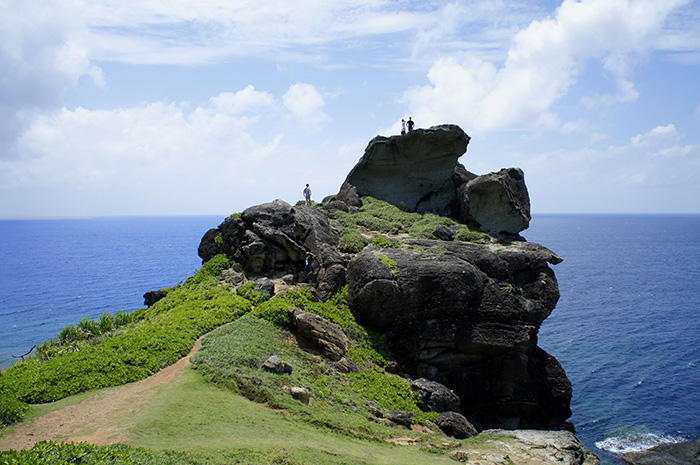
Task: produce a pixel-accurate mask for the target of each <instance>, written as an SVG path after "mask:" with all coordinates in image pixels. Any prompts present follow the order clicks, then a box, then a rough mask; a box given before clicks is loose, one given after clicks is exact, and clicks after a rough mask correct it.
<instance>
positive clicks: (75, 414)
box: [0, 336, 204, 450]
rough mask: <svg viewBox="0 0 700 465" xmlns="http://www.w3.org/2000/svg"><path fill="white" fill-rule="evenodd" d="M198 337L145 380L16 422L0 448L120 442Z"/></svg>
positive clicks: (187, 359)
mask: <svg viewBox="0 0 700 465" xmlns="http://www.w3.org/2000/svg"><path fill="white" fill-rule="evenodd" d="M202 337H204V336H202ZM202 337H200V338H199V339H197V341H196V342H195V344H194V347H192V350H190V353H189V354H187V355H186V356H185V357H183V358H181V359H180V360H178V361H177V362H175V363H174V364H172V365H170V366H169V367H167V368H164V369H162V370H161V371H159V372H158V373H156V374H154V375H152V376H150V377H148V378H146V379H143V380H141V381H137V382H134V383H131V384H125V385H123V386H117V387H114V388H110V389H106V390H103V391H100V392H97V393H95V394H93V395H91V396H90V397H88V398H86V399H84V400H83V401H81V402H79V403H77V404H75V405H69V406H67V407H63V408H61V409H59V410H56V411H53V412H51V413H48V414H46V415H42V416H40V417H38V418H35V419H33V420H30V421H27V422H24V423H20V424H19V425H17V426H16V427H15V428H14V429H13V430H12V431H10V432H8V433H6V434H5V435H4V436H3V437H0V450H8V449H16V450H19V449H30V448H31V447H32V446H34V444H35V443H37V442H39V441H49V440H50V441H60V442H81V441H87V442H90V443H92V444H98V445H106V444H115V443H117V442H124V441H125V440H126V434H127V431H128V430H129V428H128V427H129V425H130V417H133V414H134V413H136V412H138V411H139V410H140V407H141V406H142V405H144V404H145V403H147V402H148V401H149V400H151V399H152V398H153V397H154V396H155V394H156V392H157V388H158V387H159V386H162V385H165V384H168V383H171V382H172V381H174V380H175V379H177V378H178V377H179V376H180V375H182V373H183V371H184V369H185V367H186V366H187V365H189V364H190V357H192V355H194V354H195V353H196V352H197V351H198V350H199V348H200V347H201V346H202V343H201V341H202Z"/></svg>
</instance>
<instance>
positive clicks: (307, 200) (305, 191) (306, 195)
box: [304, 184, 311, 206]
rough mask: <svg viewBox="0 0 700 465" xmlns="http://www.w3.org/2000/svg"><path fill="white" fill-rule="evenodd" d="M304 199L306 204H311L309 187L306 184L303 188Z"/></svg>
mask: <svg viewBox="0 0 700 465" xmlns="http://www.w3.org/2000/svg"><path fill="white" fill-rule="evenodd" d="M304 199H306V205H309V206H311V188H310V187H309V185H308V184H307V185H306V187H305V188H304Z"/></svg>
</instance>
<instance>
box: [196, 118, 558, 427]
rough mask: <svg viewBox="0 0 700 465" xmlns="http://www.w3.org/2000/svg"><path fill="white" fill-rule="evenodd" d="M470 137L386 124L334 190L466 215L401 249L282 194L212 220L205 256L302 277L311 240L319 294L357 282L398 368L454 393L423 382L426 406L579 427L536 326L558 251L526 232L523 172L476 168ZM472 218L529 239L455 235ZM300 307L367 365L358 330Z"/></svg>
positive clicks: (489, 419)
mask: <svg viewBox="0 0 700 465" xmlns="http://www.w3.org/2000/svg"><path fill="white" fill-rule="evenodd" d="M468 143H469V137H468V136H467V135H466V134H465V133H464V132H463V131H462V130H461V129H460V128H459V127H457V126H453V125H444V126H436V127H433V128H430V129H425V130H422V129H420V130H416V131H414V132H412V133H411V134H408V135H405V136H393V137H388V138H387V137H377V138H375V139H373V140H372V141H371V142H370V143H369V145H368V147H367V149H366V151H365V154H364V156H363V157H362V159H361V160H360V161H359V162H358V163H357V165H356V166H355V167H354V168H353V170H352V171H351V172H350V174H348V177H347V179H346V181H345V182H344V183H343V185H342V186H341V189H340V192H339V193H338V194H337V195H335V196H331V197H328V198H326V199H324V202H323V209H324V210H325V211H326V212H333V211H343V212H350V213H353V212H356V211H357V209H358V208H359V207H361V206H362V198H363V197H365V196H373V197H377V198H379V199H383V200H386V201H388V202H390V203H393V204H394V205H397V206H399V207H402V208H404V209H408V210H412V211H418V212H436V213H440V214H442V215H448V214H449V215H451V216H452V217H453V218H456V219H458V220H459V221H461V222H462V223H464V224H461V225H452V226H439V227H435V228H434V232H433V236H434V237H435V239H418V238H408V237H401V238H400V246H399V247H396V248H394V247H390V248H377V247H376V246H374V245H369V246H367V247H365V248H364V249H363V250H362V251H360V252H359V253H356V254H351V253H346V254H344V253H341V252H340V251H339V250H338V241H339V239H338V235H337V233H336V231H335V230H334V229H333V227H331V223H330V222H329V219H328V217H327V216H326V214H324V212H323V210H321V209H318V208H314V207H308V206H297V207H292V206H291V205H289V204H287V203H285V202H283V201H281V200H276V201H274V202H270V203H266V204H263V205H258V206H255V207H251V208H248V209H247V210H245V211H244V212H243V213H242V214H241V215H240V217H236V216H232V217H230V218H228V219H226V220H225V221H224V222H223V223H221V225H219V227H217V228H214V229H211V230H210V231H208V232H207V233H206V234H205V236H204V237H203V239H202V241H201V244H200V247H199V255H200V257H202V259H203V260H204V261H206V260H208V259H209V258H211V257H212V256H214V255H215V254H218V253H224V254H226V255H227V256H229V257H230V258H232V259H234V260H236V261H237V262H238V263H240V264H241V265H242V267H243V269H244V271H245V272H246V273H249V274H250V273H252V274H268V275H269V274H271V273H276V274H277V276H282V275H286V277H287V278H286V279H285V282H288V283H289V282H292V281H293V279H292V275H296V279H297V280H298V279H300V278H301V276H300V271H301V270H302V269H303V268H304V257H305V255H306V253H307V252H308V251H310V252H312V253H313V254H314V256H315V257H316V260H317V262H318V265H319V269H318V270H317V271H318V273H317V276H316V278H317V281H315V280H314V284H315V286H314V287H315V292H316V295H318V296H319V297H320V298H321V299H325V298H327V297H329V296H330V295H331V294H332V292H333V291H335V290H337V289H339V288H341V287H342V286H343V285H344V284H346V283H347V284H348V305H349V307H350V310H351V311H352V313H353V315H354V316H355V318H356V320H357V321H358V322H359V323H361V324H363V325H365V326H367V327H368V328H370V329H372V330H374V331H376V332H378V333H380V334H381V335H382V336H383V337H384V339H385V340H386V342H387V345H388V348H389V350H390V353H391V356H392V357H393V358H394V359H395V360H394V361H392V364H390V365H388V366H387V368H386V370H387V371H390V372H393V373H399V374H402V375H408V376H409V377H411V378H421V377H422V378H426V380H425V383H423V384H426V383H431V382H435V383H436V384H438V383H439V384H440V385H444V386H447V387H446V388H445V390H446V392H450V390H452V391H454V394H456V396H455V398H456V399H457V400H456V401H455V400H454V399H452V398H450V396H448V395H447V394H445V393H443V394H445V396H442V397H441V396H440V395H437V396H436V397H435V399H432V396H433V394H425V395H424V394H423V391H421V392H422V395H421V396H422V399H423V403H424V404H426V408H429V409H432V410H438V409H440V410H447V411H455V412H457V413H459V414H462V415H464V416H465V417H466V419H468V421H470V422H471V423H473V424H474V425H475V426H477V427H478V428H479V429H483V428H536V429H563V428H564V429H565V428H571V425H570V424H568V423H567V422H566V421H567V419H568V418H569V416H570V415H571V410H570V408H569V404H570V400H571V383H570V382H569V380H568V378H567V377H566V373H565V372H564V370H563V369H562V367H561V365H560V364H559V363H558V362H557V360H556V359H555V358H554V357H553V356H551V355H549V354H548V353H546V352H545V351H544V350H542V349H541V348H539V347H538V346H537V333H538V330H539V327H540V325H541V323H542V321H543V320H544V319H545V318H547V317H548V316H549V314H550V313H551V311H552V310H553V309H554V307H555V305H556V303H557V300H558V298H559V290H558V286H557V281H556V278H555V276H554V272H553V271H552V269H551V268H550V266H549V265H555V264H557V263H559V262H560V261H561V258H559V257H558V256H557V255H556V254H554V253H553V252H552V251H550V250H549V249H547V248H546V247H543V246H541V245H538V244H533V243H528V242H525V241H524V240H522V238H520V237H519V236H518V233H519V232H520V231H522V230H523V229H525V228H527V226H528V224H529V220H530V201H529V195H528V192H527V188H526V187H525V181H524V175H523V172H522V171H521V170H520V169H517V168H508V169H503V170H501V171H498V172H495V173H490V174H487V175H483V176H477V175H476V174H473V173H471V172H469V171H467V170H466V168H465V167H464V166H462V165H461V164H459V163H457V160H458V158H459V157H460V156H461V155H462V154H464V153H465V151H466V147H467V144H468ZM334 223H335V226H334V227H336V228H338V229H340V228H341V226H340V223H338V222H334ZM466 225H469V226H470V227H473V226H478V227H480V228H482V229H483V230H486V231H489V232H490V233H491V234H492V235H493V236H496V237H502V236H506V237H507V238H518V239H520V240H521V241H515V242H512V243H497V242H496V240H494V239H489V238H488V237H487V238H486V239H485V240H484V241H483V242H484V243H479V244H477V243H470V242H463V241H461V240H455V238H456V237H458V236H459V235H460V234H461V230H464V229H465V228H466V227H467V226H466ZM467 232H470V231H467ZM357 234H360V232H357ZM477 235H478V234H477ZM462 236H463V235H462ZM479 240H481V239H479ZM489 241H490V242H489ZM292 316H293V318H292V319H293V322H294V325H295V327H296V333H297V338H298V339H299V340H300V342H302V343H304V344H306V345H308V346H309V347H312V348H314V350H316V351H317V352H319V353H321V354H322V355H324V356H325V357H327V358H329V359H330V360H332V361H334V362H335V364H336V368H335V369H337V370H338V371H341V372H347V371H355V370H357V369H358V368H357V366H355V365H354V364H352V363H351V362H349V361H348V360H347V359H345V358H344V354H345V350H346V349H347V337H346V336H345V334H344V333H343V332H342V330H340V328H338V327H335V328H334V327H333V326H329V325H326V323H329V322H325V320H323V319H322V318H320V317H317V316H316V315H312V314H309V313H304V312H301V311H299V310H296V311H294V312H293V314H292ZM319 319H320V320H319ZM321 320H323V321H321ZM331 325H332V324H331ZM394 362H395V363H394ZM427 380H431V381H427ZM426 385H427V384H426ZM419 389H420V388H419ZM448 398H450V399H448ZM443 400H444V401H445V402H443ZM438 404H439V405H438ZM443 404H444V405H443Z"/></svg>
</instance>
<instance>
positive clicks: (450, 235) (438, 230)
mask: <svg viewBox="0 0 700 465" xmlns="http://www.w3.org/2000/svg"><path fill="white" fill-rule="evenodd" d="M456 234H457V233H456V232H455V231H453V230H452V229H450V228H448V227H447V226H444V225H441V224H439V225H437V226H435V229H433V236H435V237H437V238H438V239H441V240H443V241H451V240H453V239H454V238H455V235H456Z"/></svg>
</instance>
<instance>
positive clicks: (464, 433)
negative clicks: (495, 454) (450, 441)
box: [435, 412, 479, 439]
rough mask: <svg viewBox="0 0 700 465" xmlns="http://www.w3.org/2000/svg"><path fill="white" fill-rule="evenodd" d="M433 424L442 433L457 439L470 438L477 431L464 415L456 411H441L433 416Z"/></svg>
mask: <svg viewBox="0 0 700 465" xmlns="http://www.w3.org/2000/svg"><path fill="white" fill-rule="evenodd" d="M435 424H436V425H438V427H439V428H440V429H441V430H442V432H443V433H445V434H447V435H448V436H452V437H455V438H457V439H466V438H470V437H472V436H476V435H477V434H478V433H479V432H478V431H477V430H476V428H474V425H472V424H471V423H469V420H467V419H466V418H465V417H464V415H462V414H461V413H457V412H442V413H441V414H440V415H438V416H437V418H435Z"/></svg>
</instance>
